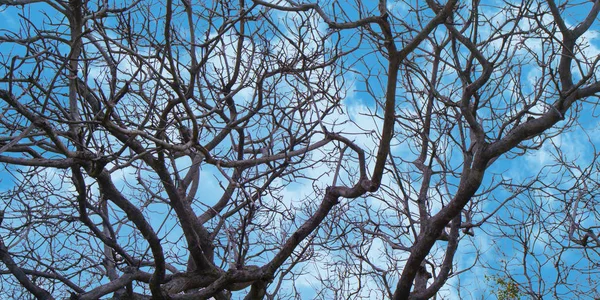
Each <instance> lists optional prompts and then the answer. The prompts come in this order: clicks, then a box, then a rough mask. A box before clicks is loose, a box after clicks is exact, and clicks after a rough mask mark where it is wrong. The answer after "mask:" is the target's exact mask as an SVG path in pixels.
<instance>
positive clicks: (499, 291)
mask: <svg viewBox="0 0 600 300" xmlns="http://www.w3.org/2000/svg"><path fill="white" fill-rule="evenodd" d="M485 279H486V281H488V282H490V284H491V285H493V286H494V289H495V290H494V291H493V293H494V295H496V297H497V299H498V300H512V299H519V298H521V297H522V296H524V295H523V293H521V291H520V290H519V284H518V283H516V282H515V281H514V280H512V279H510V278H508V277H500V276H496V275H490V276H488V275H485Z"/></svg>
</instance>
